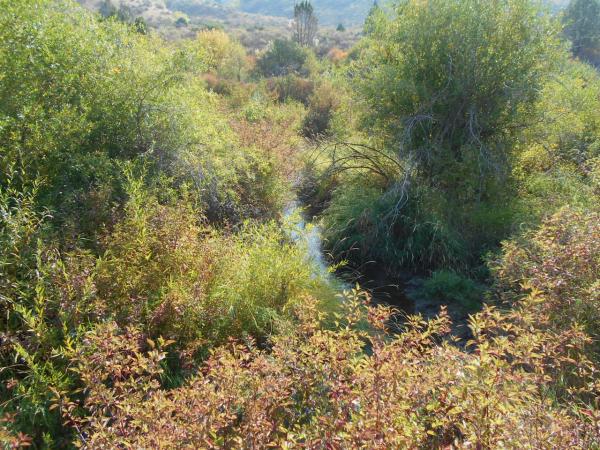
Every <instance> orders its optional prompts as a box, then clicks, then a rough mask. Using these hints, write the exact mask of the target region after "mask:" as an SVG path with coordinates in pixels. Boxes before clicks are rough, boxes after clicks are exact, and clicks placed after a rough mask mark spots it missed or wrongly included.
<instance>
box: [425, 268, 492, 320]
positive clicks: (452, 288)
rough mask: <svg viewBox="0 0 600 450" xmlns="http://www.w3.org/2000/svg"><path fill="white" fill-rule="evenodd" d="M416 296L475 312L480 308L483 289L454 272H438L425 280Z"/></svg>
mask: <svg viewBox="0 0 600 450" xmlns="http://www.w3.org/2000/svg"><path fill="white" fill-rule="evenodd" d="M417 295H421V296H424V297H425V298H428V299H433V300H436V301H439V302H440V303H443V304H456V305H459V306H460V307H462V308H463V309H465V310H466V311H475V310H477V309H479V308H480V307H481V302H482V297H483V287H482V286H480V285H478V284H477V283H476V282H475V281H473V280H471V279H469V278H466V277H464V276H462V275H460V274H457V273H456V272H452V271H449V270H439V271H436V272H433V273H432V274H431V277H429V278H428V279H426V280H425V282H424V283H423V287H422V288H421V289H420V290H419V293H418V294H417Z"/></svg>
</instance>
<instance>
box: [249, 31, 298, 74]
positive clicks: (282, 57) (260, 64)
mask: <svg viewBox="0 0 600 450" xmlns="http://www.w3.org/2000/svg"><path fill="white" fill-rule="evenodd" d="M308 52H309V50H307V49H304V48H302V47H301V46H300V45H298V44H296V43H295V42H293V41H290V40H282V39H276V40H275V41H273V43H272V44H271V46H270V47H269V49H268V50H267V51H266V52H265V53H264V54H263V55H262V56H261V57H260V58H259V59H258V61H257V62H256V70H257V71H258V73H260V74H261V75H262V76H265V77H279V76H284V75H290V74H295V75H299V76H302V77H306V76H308V75H309V69H308V67H307V66H306V64H307V63H308V62H309V53H308Z"/></svg>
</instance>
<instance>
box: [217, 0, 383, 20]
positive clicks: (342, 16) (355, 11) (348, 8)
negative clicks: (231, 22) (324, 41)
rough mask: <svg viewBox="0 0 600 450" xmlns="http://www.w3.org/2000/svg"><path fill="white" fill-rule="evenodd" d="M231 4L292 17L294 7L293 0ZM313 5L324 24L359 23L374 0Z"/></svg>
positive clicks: (325, 1) (326, 1) (328, 0)
mask: <svg viewBox="0 0 600 450" xmlns="http://www.w3.org/2000/svg"><path fill="white" fill-rule="evenodd" d="M223 1H224V2H228V3H229V4H236V3H237V4H238V8H239V9H240V10H242V11H245V12H250V13H258V14H265V15H270V16H285V17H291V16H292V14H293V9H294V2H293V1H281V0H238V1H227V0H223ZM313 5H314V7H315V11H316V13H317V16H318V17H319V22H320V23H321V24H323V25H337V24H339V23H342V24H344V25H358V24H362V23H363V21H364V19H365V17H366V16H367V14H368V12H369V9H370V8H371V6H372V5H373V1H372V0H314V1H313Z"/></svg>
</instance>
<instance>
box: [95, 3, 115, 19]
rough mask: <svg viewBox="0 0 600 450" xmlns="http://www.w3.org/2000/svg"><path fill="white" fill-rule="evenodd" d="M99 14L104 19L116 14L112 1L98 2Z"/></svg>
mask: <svg viewBox="0 0 600 450" xmlns="http://www.w3.org/2000/svg"><path fill="white" fill-rule="evenodd" d="M99 11H100V15H101V16H102V17H104V18H105V19H107V18H109V17H114V16H116V15H117V11H118V10H117V7H116V6H115V5H114V4H113V3H112V1H111V0H103V1H102V3H101V4H100V10H99Z"/></svg>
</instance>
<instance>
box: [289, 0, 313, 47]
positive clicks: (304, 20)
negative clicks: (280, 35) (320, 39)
mask: <svg viewBox="0 0 600 450" xmlns="http://www.w3.org/2000/svg"><path fill="white" fill-rule="evenodd" d="M317 28H318V19H317V16H316V15H315V11H314V8H313V5H312V4H311V2H310V0H302V1H300V2H299V3H296V5H295V6H294V40H295V41H296V42H297V43H298V44H300V45H302V46H304V47H310V46H312V45H313V44H314V41H315V37H316V35H317Z"/></svg>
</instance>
